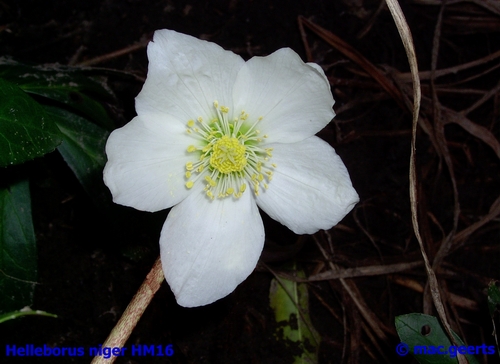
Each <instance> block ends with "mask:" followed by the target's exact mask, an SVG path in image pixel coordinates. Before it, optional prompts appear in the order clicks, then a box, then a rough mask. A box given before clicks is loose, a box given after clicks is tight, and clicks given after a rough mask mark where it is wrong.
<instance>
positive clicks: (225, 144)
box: [185, 101, 277, 199]
mask: <svg viewBox="0 0 500 364" xmlns="http://www.w3.org/2000/svg"><path fill="white" fill-rule="evenodd" d="M214 108H215V111H216V114H215V117H214V118H212V119H211V120H210V121H208V122H207V121H205V120H204V119H203V118H202V117H201V116H200V117H198V118H197V119H196V120H197V122H195V121H194V120H189V121H188V122H187V130H186V131H187V133H188V134H189V135H191V136H192V137H193V144H192V145H189V146H188V147H187V152H188V153H190V154H193V155H194V156H195V157H197V158H194V159H193V160H191V161H189V162H187V163H186V172H185V177H186V180H187V181H186V188H192V187H193V186H194V184H195V183H196V182H197V181H198V180H199V179H200V178H202V179H203V180H204V181H205V183H206V184H205V193H206V195H207V196H208V197H209V198H210V199H214V198H215V197H217V198H225V197H228V196H233V197H234V198H240V197H241V196H242V195H243V193H244V192H245V190H246V188H247V184H250V185H251V186H252V187H253V192H254V194H255V195H258V194H259V190H260V187H261V186H262V187H264V188H268V183H269V182H270V181H271V179H272V177H273V171H274V169H275V168H276V167H277V166H276V164H274V163H270V162H269V160H270V159H271V157H272V150H273V149H272V148H263V147H262V146H261V144H262V143H263V140H264V139H266V138H267V135H264V136H260V135H259V134H260V131H259V130H258V129H257V125H258V124H259V123H260V121H261V120H262V117H259V118H258V119H257V120H253V121H252V120H251V119H250V118H249V115H248V114H247V113H246V112H245V111H241V113H240V114H239V115H238V117H234V118H233V119H230V118H229V108H227V107H225V106H220V107H219V103H218V102H217V101H214Z"/></svg>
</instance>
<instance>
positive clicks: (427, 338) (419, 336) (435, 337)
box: [396, 313, 486, 364]
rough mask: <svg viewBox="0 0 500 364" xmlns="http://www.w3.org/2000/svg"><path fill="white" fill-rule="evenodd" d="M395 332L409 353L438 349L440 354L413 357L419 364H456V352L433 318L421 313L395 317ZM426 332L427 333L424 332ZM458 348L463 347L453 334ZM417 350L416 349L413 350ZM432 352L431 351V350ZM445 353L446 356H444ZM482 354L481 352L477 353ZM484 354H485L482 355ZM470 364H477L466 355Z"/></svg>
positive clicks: (429, 353) (471, 357)
mask: <svg viewBox="0 0 500 364" xmlns="http://www.w3.org/2000/svg"><path fill="white" fill-rule="evenodd" d="M396 330H397V332H398V335H399V338H400V339H401V342H402V343H405V344H407V345H408V347H409V353H418V352H422V351H420V350H428V349H429V348H438V347H441V348H440V352H441V353H442V354H440V353H435V352H428V353H427V355H424V354H420V355H414V357H415V359H417V360H418V362H419V363H421V364H434V363H435V364H438V363H439V364H448V363H450V364H451V363H458V360H457V358H456V356H457V352H456V350H455V349H454V348H450V347H451V346H452V345H453V344H452V343H451V341H450V339H448V336H446V333H445V331H444V330H443V328H442V327H441V325H440V323H439V321H438V319H437V318H435V317H434V316H429V315H424V314H421V313H411V314H408V315H402V316H397V317H396ZM425 330H427V331H428V332H426V331H425ZM453 336H454V339H455V341H456V343H457V345H458V346H465V344H464V343H463V341H462V340H461V339H460V338H459V337H458V335H457V334H455V333H453ZM424 347H425V348H424ZM415 348H417V349H415ZM431 350H432V349H431ZM444 351H446V354H444ZM479 354H482V352H479ZM484 354H486V353H484ZM466 357H467V359H468V360H469V363H470V364H478V361H477V360H476V358H475V357H474V356H473V355H466Z"/></svg>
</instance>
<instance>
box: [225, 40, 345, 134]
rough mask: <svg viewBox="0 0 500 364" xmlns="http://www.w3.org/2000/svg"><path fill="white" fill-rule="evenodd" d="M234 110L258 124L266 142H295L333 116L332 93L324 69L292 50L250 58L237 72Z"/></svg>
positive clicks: (323, 124)
mask: <svg viewBox="0 0 500 364" xmlns="http://www.w3.org/2000/svg"><path fill="white" fill-rule="evenodd" d="M234 100H235V101H234V102H235V109H236V110H240V109H243V110H245V111H246V112H247V114H249V116H250V117H249V121H251V120H256V119H257V118H258V117H260V116H262V117H263V119H262V121H261V122H260V123H259V126H258V129H260V131H261V133H262V135H264V134H267V136H268V139H267V142H269V143H273V142H280V143H294V142H297V141H300V140H304V139H306V138H308V137H310V136H312V135H314V134H316V133H317V132H318V131H320V130H321V129H323V128H324V127H325V126H326V125H327V124H328V123H329V122H330V121H331V120H332V119H333V117H334V116H335V113H334V112H333V109H332V106H333V104H334V100H333V96H332V93H331V90H330V84H329V83H328V81H327V79H326V76H325V74H324V72H323V71H322V70H321V68H320V67H319V66H317V65H315V66H312V65H311V64H306V63H304V62H302V60H301V59H300V57H299V56H298V55H297V54H296V53H295V52H294V51H292V50H291V49H289V48H283V49H280V50H278V51H276V52H274V53H273V54H271V55H269V56H267V57H253V58H252V59H250V60H249V61H248V62H247V63H246V64H245V65H244V66H243V67H242V68H241V70H240V72H239V73H238V78H237V79H236V83H235V85H234Z"/></svg>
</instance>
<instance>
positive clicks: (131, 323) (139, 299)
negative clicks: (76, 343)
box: [91, 257, 164, 364]
mask: <svg viewBox="0 0 500 364" xmlns="http://www.w3.org/2000/svg"><path fill="white" fill-rule="evenodd" d="M163 279H164V276H163V270H162V268H161V260H160V258H159V257H158V259H156V262H155V264H154V265H153V268H151V271H150V272H149V273H148V275H147V276H146V279H145V280H144V282H142V285H141V286H140V287H139V290H138V291H137V293H136V294H135V296H134V297H133V298H132V301H130V303H129V305H128V306H127V308H126V309H125V312H124V313H123V315H122V317H121V318H120V320H119V321H118V322H117V324H116V325H115V327H114V328H113V330H111V333H110V334H109V336H108V338H107V339H106V341H105V342H104V344H103V345H102V347H103V348H105V347H107V348H117V347H118V348H122V347H123V346H124V345H125V343H126V342H127V340H128V338H129V336H130V334H131V333H132V330H133V329H134V328H135V326H136V325H137V322H138V321H139V319H140V318H141V316H142V314H143V313H144V311H145V310H146V308H147V307H148V305H149V303H150V302H151V300H152V299H153V297H154V295H155V293H156V292H157V291H158V289H159V288H160V286H161V283H162V282H163ZM115 359H116V356H111V357H110V358H109V359H105V358H104V357H103V356H96V357H94V359H93V360H92V363H91V364H112V363H113V362H114V361H115Z"/></svg>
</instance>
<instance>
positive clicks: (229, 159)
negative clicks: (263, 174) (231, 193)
mask: <svg viewBox="0 0 500 364" xmlns="http://www.w3.org/2000/svg"><path fill="white" fill-rule="evenodd" d="M245 151H246V147H245V146H244V145H243V144H240V142H239V140H238V139H236V138H231V137H228V136H227V135H224V136H223V137H222V138H220V139H219V140H217V142H215V143H214V145H213V147H212V155H211V156H210V165H211V166H212V168H214V169H217V170H218V171H219V172H220V173H224V174H229V173H232V172H240V171H242V170H243V169H244V168H245V166H246V164H247V160H246V158H245Z"/></svg>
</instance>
